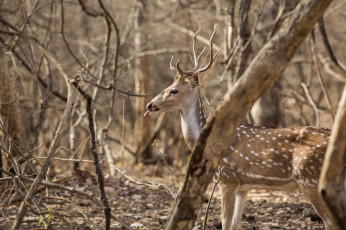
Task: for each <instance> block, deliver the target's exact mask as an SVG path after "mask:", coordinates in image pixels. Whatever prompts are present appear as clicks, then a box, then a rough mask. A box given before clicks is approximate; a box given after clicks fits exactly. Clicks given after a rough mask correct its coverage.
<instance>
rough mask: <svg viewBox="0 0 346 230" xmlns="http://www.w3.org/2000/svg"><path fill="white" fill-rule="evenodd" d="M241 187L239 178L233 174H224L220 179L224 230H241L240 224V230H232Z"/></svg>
mask: <svg viewBox="0 0 346 230" xmlns="http://www.w3.org/2000/svg"><path fill="white" fill-rule="evenodd" d="M239 185H240V182H239V180H238V178H237V177H236V176H235V175H234V174H233V173H231V172H224V174H223V175H222V176H221V178H220V183H219V188H220V192H221V221H222V229H223V230H230V229H232V230H233V229H235V230H236V229H238V228H239V224H238V228H233V227H232V228H231V226H232V219H233V214H234V210H235V203H236V196H237V192H238V189H239ZM240 203H241V202H240ZM236 213H237V212H236ZM237 215H238V214H237ZM236 218H238V217H236ZM234 227H236V226H234Z"/></svg>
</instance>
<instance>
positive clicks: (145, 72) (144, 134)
mask: <svg viewBox="0 0 346 230" xmlns="http://www.w3.org/2000/svg"><path fill="white" fill-rule="evenodd" d="M138 4H140V6H139V7H140V9H139V12H138V14H139V15H138V19H137V20H136V21H135V25H134V27H135V30H136V31H137V32H136V34H135V52H140V51H141V45H142V44H145V42H144V38H143V37H144V36H143V34H142V31H141V30H140V26H141V24H144V22H145V18H144V14H145V12H144V11H145V3H144V2H142V1H141V2H138ZM135 65H136V76H135V85H136V91H137V93H138V94H145V93H146V92H148V91H149V88H150V69H149V57H141V58H138V59H136V61H135ZM136 105H137V106H136V107H137V116H136V125H135V133H136V135H135V136H136V154H137V158H138V159H139V160H140V161H146V160H148V159H150V158H152V155H151V151H150V146H151V145H147V146H148V147H147V148H145V149H143V148H142V146H144V145H145V144H146V143H147V142H148V141H149V140H150V137H151V135H150V119H144V116H143V114H144V112H145V111H146V101H145V99H144V98H138V99H137V103H136Z"/></svg>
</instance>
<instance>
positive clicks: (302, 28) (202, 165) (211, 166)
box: [166, 0, 332, 230]
mask: <svg viewBox="0 0 346 230" xmlns="http://www.w3.org/2000/svg"><path fill="white" fill-rule="evenodd" d="M331 2H332V0H305V1H301V2H300V4H299V5H298V6H297V7H296V9H295V10H294V12H293V13H292V14H291V16H290V17H288V18H287V19H286V20H285V22H284V23H283V26H282V27H281V29H280V30H279V31H278V32H277V33H276V34H275V35H274V36H273V38H272V39H271V40H269V41H268V43H267V44H266V45H265V46H264V47H263V48H262V49H261V50H260V52H259V53H258V55H257V56H256V57H255V58H254V60H253V61H252V63H251V65H250V66H249V68H248V69H247V70H246V71H245V72H244V74H243V76H242V77H241V78H240V79H239V80H238V81H237V82H236V83H235V85H234V87H232V88H231V89H230V90H229V91H228V92H227V93H226V95H225V97H224V99H223V102H222V103H221V104H220V106H219V107H218V108H217V110H216V112H215V114H214V116H213V117H212V118H211V119H210V120H209V122H208V123H207V125H206V126H205V129H204V130H203V131H202V134H201V136H200V138H199V140H198V142H197V144H196V146H195V148H194V150H193V153H192V156H191V160H190V162H189V167H188V170H187V172H186V175H185V181H184V184H183V185H182V187H181V189H180V191H179V194H178V196H177V198H176V201H175V204H174V208H173V211H172V214H171V216H170V219H169V221H168V223H167V226H166V229H172V230H173V229H192V227H193V225H194V222H195V219H196V217H197V213H198V210H199V208H200V207H201V204H202V200H203V199H202V198H203V194H204V192H205V190H206V188H207V186H208V184H209V182H210V181H211V179H212V176H213V174H214V172H215V170H216V167H217V166H218V162H219V160H220V159H221V158H222V153H223V152H224V150H225V149H226V148H228V147H229V146H230V145H232V142H233V141H234V140H233V139H232V134H233V132H234V130H235V128H236V126H238V125H239V123H240V122H241V120H242V119H243V117H244V116H245V114H246V113H247V111H248V110H249V109H250V108H251V107H252V105H253V104H254V102H255V101H256V100H257V99H258V98H259V97H260V96H261V95H262V94H263V93H264V91H265V90H267V89H268V88H269V87H271V86H272V85H273V83H274V82H275V80H276V79H277V78H278V77H279V76H280V74H281V73H282V72H283V70H284V69H285V68H286V67H287V65H288V63H289V62H290V60H291V59H292V57H293V56H294V55H295V53H296V51H297V50H298V48H299V46H300V44H301V43H302V42H303V40H304V38H305V37H306V36H307V35H308V34H309V33H310V31H311V29H312V28H313V27H314V25H315V24H316V22H317V21H318V19H319V17H320V16H321V15H322V14H323V12H324V11H325V9H326V8H327V7H328V6H329V4H330V3H331ZM225 143H228V145H227V146H225Z"/></svg>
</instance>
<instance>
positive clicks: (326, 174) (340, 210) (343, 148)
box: [319, 86, 346, 230]
mask: <svg viewBox="0 0 346 230" xmlns="http://www.w3.org/2000/svg"><path fill="white" fill-rule="evenodd" d="M345 140H346V86H345V88H344V92H343V94H342V97H341V100H340V103H339V108H338V112H337V115H336V118H335V121H334V125H333V130H332V136H331V139H330V142H329V144H328V148H327V153H326V155H325V157H324V163H323V167H322V172H321V177H320V181H319V192H320V194H321V196H322V198H323V200H324V202H325V204H326V205H327V207H328V208H329V211H330V213H331V214H332V216H333V217H334V219H333V222H334V223H333V225H334V226H335V230H342V229H346V196H345V187H344V186H343V185H344V183H343V182H344V180H345V179H346V178H345V176H346V175H345V171H343V169H344V168H345V166H346V141H345ZM340 172H342V173H341V174H340ZM337 227H338V228H337Z"/></svg>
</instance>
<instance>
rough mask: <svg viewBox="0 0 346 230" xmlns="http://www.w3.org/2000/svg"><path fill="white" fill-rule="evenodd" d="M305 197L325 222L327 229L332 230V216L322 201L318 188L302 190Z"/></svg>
mask: <svg viewBox="0 0 346 230" xmlns="http://www.w3.org/2000/svg"><path fill="white" fill-rule="evenodd" d="M302 192H303V193H304V195H305V196H306V197H307V198H308V199H309V201H310V203H311V204H312V206H313V207H314V209H315V211H316V212H317V214H318V215H319V216H320V217H321V219H322V220H323V222H324V225H325V227H326V228H327V229H329V230H332V229H334V228H333V225H332V222H331V217H330V214H329V213H328V211H327V207H326V205H325V204H324V203H323V202H322V201H321V198H320V197H319V195H318V191H317V188H316V187H305V188H303V189H302Z"/></svg>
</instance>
